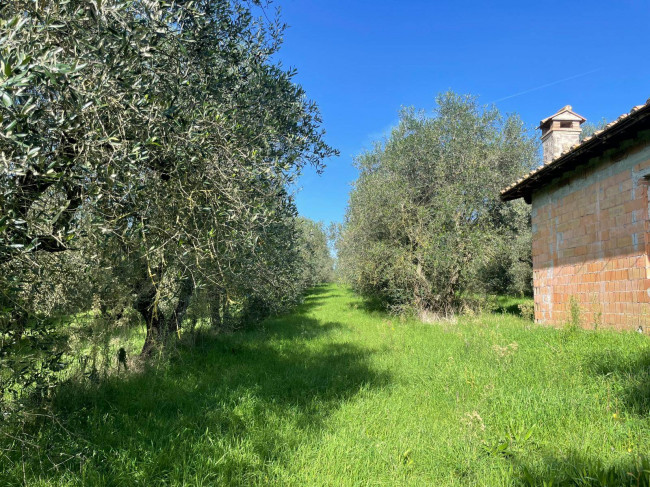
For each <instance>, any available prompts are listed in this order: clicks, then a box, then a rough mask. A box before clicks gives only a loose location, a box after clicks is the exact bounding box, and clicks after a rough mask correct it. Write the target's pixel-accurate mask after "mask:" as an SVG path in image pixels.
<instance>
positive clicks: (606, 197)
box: [532, 142, 650, 329]
mask: <svg viewBox="0 0 650 487" xmlns="http://www.w3.org/2000/svg"><path fill="white" fill-rule="evenodd" d="M647 175H650V145H649V144H648V143H647V142H645V143H644V144H643V145H639V146H637V147H634V148H628V149H627V150H625V151H619V153H618V154H617V155H613V156H610V157H608V158H600V159H599V160H594V161H591V162H590V164H589V165H587V166H585V167H583V168H580V169H578V170H576V171H575V172H573V173H571V174H567V175H565V176H564V177H563V178H562V179H561V180H560V181H557V182H554V183H553V184H551V185H549V186H548V187H546V188H544V189H542V190H540V191H538V192H536V193H534V194H533V197H532V224H533V286H534V290H535V319H536V321H538V322H540V323H548V324H553V325H562V324H565V323H567V322H568V321H570V316H571V315H570V307H571V305H570V303H571V301H572V300H573V301H574V302H575V303H576V305H577V309H579V317H580V322H581V325H582V326H584V327H594V326H609V327H614V328H617V329H636V328H637V327H638V326H639V325H642V326H643V327H644V328H645V327H646V326H648V325H650V296H649V294H648V292H649V289H650V285H649V284H648V283H649V282H650V279H649V278H650V265H649V262H648V257H647V256H648V250H650V238H649V233H648V232H649V231H650V226H649V225H648V181H647V179H645V176H647ZM576 305H574V306H576Z"/></svg>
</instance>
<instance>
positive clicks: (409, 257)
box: [338, 93, 536, 314]
mask: <svg viewBox="0 0 650 487" xmlns="http://www.w3.org/2000/svg"><path fill="white" fill-rule="evenodd" d="M535 160H536V146H535V142H534V141H533V140H532V139H530V138H529V137H528V136H527V134H526V131H525V130H524V127H523V124H522V122H521V121H520V120H519V119H518V118H517V117H516V116H508V117H504V116H502V115H500V114H499V112H498V111H497V110H496V109H495V108H481V107H480V106H479V105H478V102H477V100H476V98H473V97H471V96H459V95H456V94H454V93H445V94H443V95H440V96H439V97H438V99H437V107H436V108H435V110H434V114H433V116H428V115H426V114H425V113H423V112H416V111H415V110H413V109H405V110H403V111H402V113H401V115H400V121H399V124H398V125H397V126H396V127H395V128H394V129H393V130H392V132H391V134H390V136H389V137H388V138H387V139H386V140H385V141H383V142H381V143H376V145H375V147H374V148H373V149H372V150H369V151H367V152H365V153H363V154H362V155H360V156H359V157H358V158H357V160H356V166H357V168H358V170H359V178H358V180H357V181H356V182H355V184H354V187H353V190H352V192H351V195H350V201H349V206H348V211H347V215H346V221H345V225H344V227H343V230H342V232H341V237H340V241H339V243H338V254H339V255H338V256H339V262H340V266H341V268H342V269H343V272H344V273H345V275H346V277H347V280H348V281H349V282H351V283H352V284H353V285H354V286H355V287H356V288H357V289H358V290H360V291H361V292H362V293H364V294H366V295H370V296H374V297H378V298H380V299H381V300H382V301H383V302H384V303H385V304H387V305H389V306H395V307H397V308H398V309H403V308H414V309H416V310H419V311H431V312H435V313H441V314H448V313H453V312H456V311H458V310H459V309H462V308H463V307H464V306H465V305H467V303H468V300H469V299H470V298H471V297H472V296H475V295H476V293H477V292H480V291H483V290H485V289H486V285H487V284H489V283H487V282H486V279H485V277H486V275H488V274H489V268H490V267H493V266H494V263H495V260H497V261H498V260H499V259H500V258H502V257H503V255H504V253H503V249H506V248H508V245H509V243H510V242H511V241H512V239H513V238H517V236H518V235H524V234H525V233H526V232H528V231H529V230H528V225H529V221H528V220H529V218H528V214H527V211H528V210H527V209H526V208H524V207H519V206H517V205H513V204H511V203H502V202H500V201H499V199H498V196H499V191H500V189H501V188H502V187H503V186H504V184H505V183H507V182H508V181H512V180H513V179H515V178H516V177H517V176H518V175H520V174H521V173H522V172H524V171H525V170H527V169H528V168H530V167H532V166H533V164H534V161H535ZM525 260H526V259H525V258H524V261H525ZM513 265H514V262H509V263H504V262H502V263H501V264H500V269H501V270H502V271H503V272H510V271H511V268H512V267H513ZM517 265H519V259H517ZM505 268H508V269H507V270H505Z"/></svg>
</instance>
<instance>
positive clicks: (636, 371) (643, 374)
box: [585, 347, 650, 415]
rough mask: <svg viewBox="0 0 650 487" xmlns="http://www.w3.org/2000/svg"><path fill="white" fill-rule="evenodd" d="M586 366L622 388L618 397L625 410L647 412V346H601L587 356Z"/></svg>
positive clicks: (649, 382) (649, 410) (649, 399)
mask: <svg viewBox="0 0 650 487" xmlns="http://www.w3.org/2000/svg"><path fill="white" fill-rule="evenodd" d="M585 365H586V369H587V370H590V371H591V372H592V373H594V374H597V375H599V376H602V377H604V378H607V380H609V381H612V382H613V383H615V384H616V387H615V388H614V389H615V390H618V391H621V392H620V393H619V397H620V399H621V400H622V402H623V404H624V405H625V407H626V410H627V412H629V413H633V414H640V415H646V414H649V413H650V348H649V347H645V349H641V350H632V351H630V354H624V353H622V352H621V351H620V350H603V351H601V352H600V353H597V354H593V355H591V356H590V357H588V359H587V360H586V364H585Z"/></svg>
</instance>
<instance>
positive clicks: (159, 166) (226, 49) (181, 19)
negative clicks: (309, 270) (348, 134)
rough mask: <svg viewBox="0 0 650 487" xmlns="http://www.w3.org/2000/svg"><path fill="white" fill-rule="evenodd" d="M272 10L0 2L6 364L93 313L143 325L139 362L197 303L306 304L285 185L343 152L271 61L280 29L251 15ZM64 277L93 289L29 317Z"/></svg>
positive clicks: (153, 2)
mask: <svg viewBox="0 0 650 487" xmlns="http://www.w3.org/2000/svg"><path fill="white" fill-rule="evenodd" d="M267 7H268V5H267V4H262V3H261V2H257V1H254V2H252V3H251V2H244V1H242V2H240V1H238V0H203V1H192V2H190V1H180V2H178V1H174V2H171V1H169V2H168V1H162V0H160V1H158V0H142V1H136V0H105V1H102V2H86V1H81V0H70V1H68V2H34V1H28V0H15V1H12V2H8V3H3V4H2V6H1V7H0V38H1V39H2V42H1V43H0V167H1V171H0V187H1V189H2V191H1V194H0V198H1V204H2V215H1V216H0V266H1V267H2V269H1V270H2V274H1V276H2V277H1V278H0V279H2V280H3V281H2V283H1V284H2V296H1V302H0V305H1V307H0V322H1V324H2V330H1V331H0V332H1V333H2V336H3V355H5V356H9V355H10V349H11V347H12V346H13V345H14V344H16V343H17V341H18V340H19V339H20V335H21V334H22V335H24V332H23V331H24V330H25V329H28V328H30V327H31V329H32V330H36V328H38V327H40V328H39V329H44V328H43V326H45V328H47V329H48V330H50V329H51V328H52V326H54V325H55V324H56V323H58V322H59V321H60V319H61V318H62V317H65V316H69V315H70V314H71V313H74V312H75V311H83V310H87V309H88V307H89V306H90V303H91V302H93V301H96V300H99V301H100V303H99V308H100V311H101V312H106V313H110V312H111V309H112V308H114V309H113V310H112V311H114V314H116V315H120V314H122V313H123V311H124V309H125V308H133V309H135V310H136V311H137V312H138V313H139V314H140V315H141V317H142V319H143V320H144V321H145V323H146V325H147V336H146V340H145V346H144V349H143V353H145V354H147V353H149V352H150V351H151V350H152V348H153V347H154V346H155V345H156V344H161V343H162V342H163V341H164V339H165V338H166V337H168V336H169V335H170V334H173V333H174V332H176V331H178V328H179V327H180V326H181V324H182V323H183V320H184V317H185V314H186V312H187V310H188V308H189V306H190V305H191V302H192V299H193V298H194V297H195V296H196V293H197V290H199V289H208V288H209V289H210V290H211V295H213V296H215V298H218V299H217V300H218V301H219V302H221V303H224V302H225V303H236V304H237V306H238V309H239V311H240V312H241V311H242V310H243V307H244V306H245V304H246V303H259V302H260V298H263V300H264V301H266V302H267V303H268V302H274V301H277V302H289V301H291V299H289V298H287V295H289V296H295V295H296V294H297V293H298V292H299V290H298V289H296V288H295V286H287V283H288V282H292V281H293V280H294V279H293V278H292V276H295V275H297V274H299V272H300V269H299V268H298V265H297V264H296V262H297V260H296V259H297V257H296V255H297V253H296V251H295V249H294V246H293V245H292V242H293V241H294V240H295V239H297V234H296V232H295V221H294V220H295V217H296V211H295V205H294V202H293V199H292V198H291V196H290V195H289V194H288V193H287V191H286V187H287V186H288V185H289V184H290V183H291V182H292V181H293V180H294V178H295V177H296V176H297V175H298V174H299V173H300V170H301V169H302V168H303V167H304V165H306V164H311V165H313V166H315V167H316V168H317V169H319V170H321V169H322V161H323V159H324V158H326V157H328V156H330V155H332V154H334V153H335V151H333V150H332V149H331V148H330V147H329V146H328V145H327V144H326V143H325V142H324V141H323V139H322V136H323V133H322V131H321V130H320V128H319V126H320V123H321V121H320V117H319V114H318V111H317V108H316V106H315V104H314V103H313V102H311V101H309V100H308V99H307V98H306V96H305V93H304V91H303V90H302V88H301V87H300V86H298V85H296V84H295V83H294V82H293V77H294V75H295V72H294V71H286V70H284V69H283V68H282V67H281V66H280V65H278V64H277V62H275V61H274V60H273V56H274V54H275V53H276V52H277V50H278V49H279V47H280V40H281V35H282V30H283V28H284V27H283V25H282V24H281V23H280V22H279V20H278V19H277V18H276V17H272V18H271V19H270V20H269V17H268V15H267V14H266V10H265V11H264V12H263V13H264V15H262V16H261V19H262V20H260V19H258V18H256V17H255V16H254V11H255V9H258V10H259V9H266V8H267ZM260 12H261V11H260ZM282 243H283V244H282ZM62 269H69V270H72V273H71V274H72V276H71V277H70V278H69V280H71V281H73V282H74V283H76V284H77V285H80V287H81V288H83V289H84V290H85V292H83V293H74V292H71V293H68V294H67V295H65V293H63V294H64V296H63V297H62V303H57V305H56V306H49V307H48V306H46V307H35V306H34V303H35V302H37V301H39V300H42V296H41V293H42V290H39V286H38V285H35V284H38V283H39V282H47V283H50V284H51V285H53V286H59V288H60V283H61V282H62V280H61V279H62V278H61V275H62V272H61V270H62ZM57 276H58V277H57ZM73 289H74V286H72V287H71V288H70V290H73ZM285 298H287V299H285ZM63 302H65V303H63ZM220 309H221V311H220V314H223V306H221V308H220ZM41 325H42V326H41ZM34 333H35V334H33V335H34V339H35V341H37V342H39V343H43V340H42V336H44V334H39V333H40V332H38V333H36V332H34Z"/></svg>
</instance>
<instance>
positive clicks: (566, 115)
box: [538, 105, 587, 129]
mask: <svg viewBox="0 0 650 487" xmlns="http://www.w3.org/2000/svg"><path fill="white" fill-rule="evenodd" d="M554 120H563V121H567V120H571V121H575V122H579V123H580V124H581V125H582V124H583V123H584V122H586V120H587V119H586V118H585V117H583V116H582V115H578V114H577V113H576V112H574V111H573V108H572V107H571V105H566V106H564V107H562V108H560V109H559V110H558V111H557V112H555V113H554V114H553V115H551V116H550V117H547V118H545V119H544V120H542V121H541V122H539V127H538V128H540V129H541V128H544V127H545V126H546V125H549V124H550V123H549V122H552V121H554Z"/></svg>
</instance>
